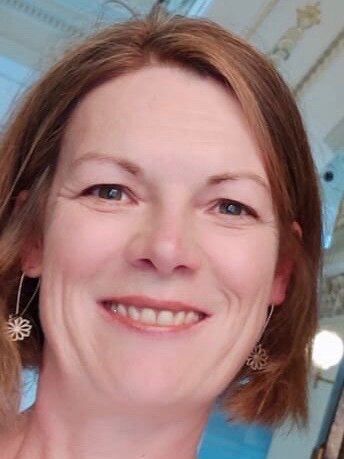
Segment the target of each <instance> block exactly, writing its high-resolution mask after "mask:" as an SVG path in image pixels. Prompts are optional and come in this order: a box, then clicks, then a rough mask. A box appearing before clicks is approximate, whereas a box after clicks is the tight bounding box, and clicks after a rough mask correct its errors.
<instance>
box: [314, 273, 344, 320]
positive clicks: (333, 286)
mask: <svg viewBox="0 0 344 459" xmlns="http://www.w3.org/2000/svg"><path fill="white" fill-rule="evenodd" d="M342 314H344V273H343V274H339V275H337V276H334V277H330V278H328V279H326V280H325V284H324V287H323V289H322V292H321V298H320V317H321V318H323V317H334V316H337V315H342Z"/></svg>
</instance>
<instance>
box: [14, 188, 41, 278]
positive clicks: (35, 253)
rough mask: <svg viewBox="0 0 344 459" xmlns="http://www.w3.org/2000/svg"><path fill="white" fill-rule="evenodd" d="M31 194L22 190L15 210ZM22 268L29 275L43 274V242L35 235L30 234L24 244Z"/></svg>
mask: <svg viewBox="0 0 344 459" xmlns="http://www.w3.org/2000/svg"><path fill="white" fill-rule="evenodd" d="M28 196H29V192H28V191H27V190H24V191H21V192H20V193H19V195H18V196H17V198H16V203H15V210H14V212H18V211H19V209H20V208H21V207H22V206H23V204H24V202H25V201H26V199H27V198H28ZM20 258H21V268H22V272H23V273H24V274H25V276H27V277H39V276H40V275H41V266H42V243H41V241H38V240H37V239H36V238H35V237H34V236H33V235H32V236H29V237H28V239H27V240H25V242H24V244H23V249H22V252H21V257H20Z"/></svg>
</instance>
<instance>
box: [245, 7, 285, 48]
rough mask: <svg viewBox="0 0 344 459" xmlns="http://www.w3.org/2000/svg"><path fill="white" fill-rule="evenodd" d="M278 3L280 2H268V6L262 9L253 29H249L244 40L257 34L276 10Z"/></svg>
mask: <svg viewBox="0 0 344 459" xmlns="http://www.w3.org/2000/svg"><path fill="white" fill-rule="evenodd" d="M278 2H279V0H268V2H267V3H266V5H265V6H263V7H262V9H261V10H260V11H259V13H258V15H257V16H256V19H255V21H254V23H253V24H252V26H251V27H249V29H248V30H247V32H246V33H245V34H244V38H246V40H249V39H250V38H252V36H253V35H254V34H255V33H256V32H257V30H258V29H259V27H260V26H261V25H262V24H263V22H264V21H265V19H266V18H267V17H268V16H269V14H270V13H271V11H272V10H273V9H274V8H275V6H276V5H277V3H278Z"/></svg>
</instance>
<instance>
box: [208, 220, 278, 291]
mask: <svg viewBox="0 0 344 459" xmlns="http://www.w3.org/2000/svg"><path fill="white" fill-rule="evenodd" d="M206 239H207V247H208V250H207V255H208V259H209V264H210V266H211V267H212V269H213V271H215V275H216V278H217V279H220V280H221V284H222V285H223V286H225V287H228V289H230V290H232V291H233V292H235V293H237V294H238V295H240V296H242V295H243V294H245V295H249V294H250V293H251V294H252V295H255V294H257V293H258V292H259V291H262V292H265V291H268V290H269V289H270V287H271V284H272V281H273V277H274V272H275V266H276V261H277V254H278V250H277V249H278V240H277V236H276V233H275V231H274V230H273V228H270V227H260V228H257V227H255V228H249V229H235V230H233V229H226V231H225V232H224V234H223V233H222V234H216V233H215V232H212V234H211V235H210V234H208V236H207V238H206Z"/></svg>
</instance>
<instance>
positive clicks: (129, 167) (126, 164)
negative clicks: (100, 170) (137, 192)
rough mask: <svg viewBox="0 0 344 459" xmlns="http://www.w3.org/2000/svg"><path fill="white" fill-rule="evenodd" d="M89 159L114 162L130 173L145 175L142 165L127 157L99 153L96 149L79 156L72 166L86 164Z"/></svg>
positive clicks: (99, 161)
mask: <svg viewBox="0 0 344 459" xmlns="http://www.w3.org/2000/svg"><path fill="white" fill-rule="evenodd" d="M89 161H96V162H98V163H110V164H113V165H115V166H118V167H120V168H121V169H123V170H124V171H126V172H128V173H129V174H131V175H134V176H135V177H136V176H139V175H143V170H142V169H141V167H140V166H138V165H137V164H135V163H133V162H132V161H129V160H128V159H125V158H117V157H115V156H112V155H106V154H104V153H99V152H96V151H90V152H88V153H85V154H84V155H82V156H80V158H77V159H76V160H74V161H73V163H72V167H78V166H79V165H81V164H84V163H86V162H89Z"/></svg>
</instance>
